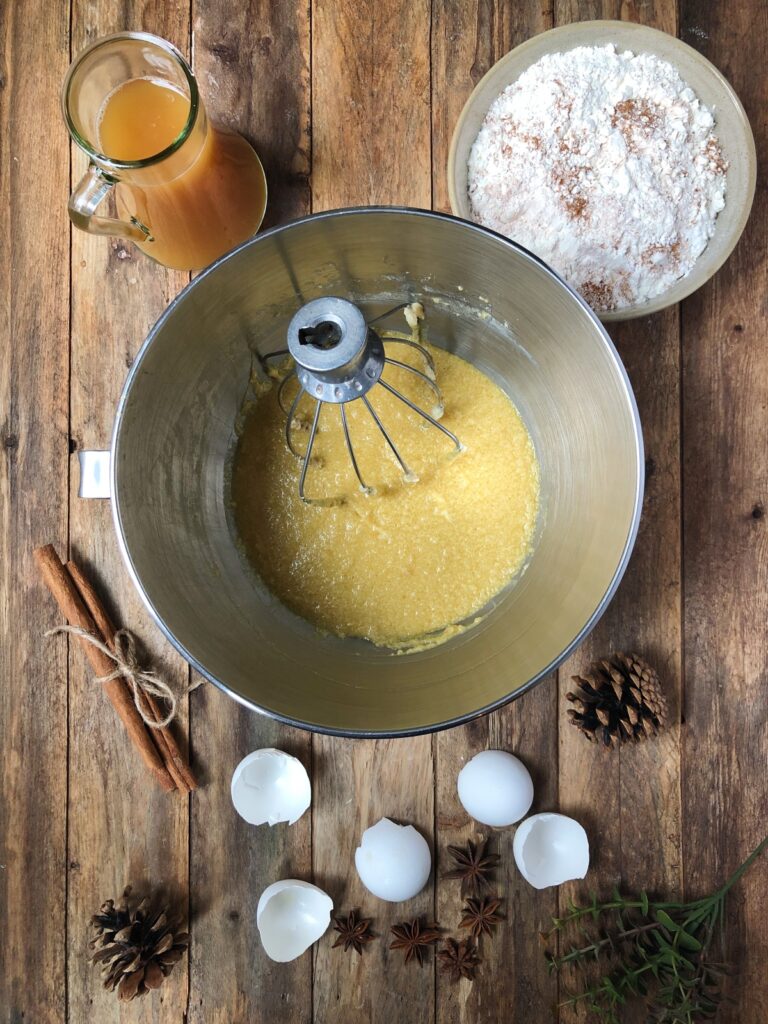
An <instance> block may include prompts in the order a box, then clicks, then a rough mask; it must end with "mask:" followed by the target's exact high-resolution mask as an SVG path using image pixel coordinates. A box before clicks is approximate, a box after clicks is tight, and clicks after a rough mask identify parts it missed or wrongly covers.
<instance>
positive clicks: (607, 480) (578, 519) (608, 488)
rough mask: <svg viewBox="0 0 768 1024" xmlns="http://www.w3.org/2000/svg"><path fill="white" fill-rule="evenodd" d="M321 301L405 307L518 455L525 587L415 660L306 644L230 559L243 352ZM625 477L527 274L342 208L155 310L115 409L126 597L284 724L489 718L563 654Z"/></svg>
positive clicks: (536, 283)
mask: <svg viewBox="0 0 768 1024" xmlns="http://www.w3.org/2000/svg"><path fill="white" fill-rule="evenodd" d="M329 294H330V295H341V296H345V297H348V298H350V299H352V300H353V301H355V302H357V303H358V304H360V305H361V306H362V307H363V308H364V310H365V311H366V312H367V313H369V314H371V315H375V314H376V313H377V312H382V311H383V310H384V309H386V308H387V307H389V306H394V305H395V304H397V303H399V302H402V301H404V300H406V299H412V298H417V299H419V300H421V301H423V302H424V304H425V306H426V308H427V312H428V323H429V332H430V340H432V341H434V342H435V343H437V344H440V345H442V346H444V347H446V348H447V349H449V350H450V351H452V352H456V353H457V354H458V355H460V356H463V357H464V358H465V359H468V360H470V361H471V362H472V363H474V364H475V365H476V366H478V367H479V368H480V369H481V370H483V371H484V372H485V373H486V374H488V375H489V376H490V377H492V378H493V379H494V380H496V381H497V382H498V383H499V384H500V385H501V386H502V387H503V388H504V390H505V391H507V393H508V394H509V395H510V397H511V398H512V399H513V400H514V402H515V403H516V405H517V406H518V408H519V409H520V411H521V413H522V415H523V417H524V419H525V421H526V423H527V424H528V427H529V429H530V432H531V435H532V437H533V440H534V443H535V445H536V449H537V452H538V456H539V460H540V463H541V514H540V523H539V527H538V534H537V540H536V547H535V550H534V552H533V554H532V556H531V558H530V561H529V564H528V566H527V568H526V570H525V572H524V573H523V574H522V575H521V577H520V578H519V579H518V581H517V582H516V583H515V584H514V585H513V586H511V587H510V588H509V589H508V591H507V592H506V593H504V594H503V595H500V596H499V598H497V599H496V600H495V601H494V602H493V605H492V607H490V608H489V609H488V610H487V614H486V615H485V617H484V618H483V619H482V621H481V622H480V623H479V624H477V625H476V626H474V627H473V628H470V629H469V630H468V631H467V632H465V633H464V634H463V635H461V636H458V637H455V638H454V639H452V640H450V641H449V642H447V643H445V644H443V645H442V646H438V647H435V648H432V649H431V650H425V651H422V652H417V653H411V654H393V653H392V652H387V651H384V650H379V649H376V648H374V647H372V646H371V645H369V644H367V643H365V642H363V641H359V640H341V639H338V638H336V637H329V636H322V635H319V634H318V633H317V632H316V631H315V630H313V629H312V627H311V626H310V625H309V624H308V623H306V622H304V621H303V620H300V619H298V618H297V617H296V616H295V615H293V614H292V613H290V612H289V611H287V610H286V609H285V608H283V607H282V606H281V605H280V604H279V603H278V602H277V601H275V600H274V598H272V597H271V596H270V595H269V593H268V592H267V591H266V590H265V589H264V588H263V586H261V584H260V583H259V581H258V580H257V579H256V578H255V576H254V574H253V572H252V570H251V569H250V567H249V566H248V565H247V564H246V562H245V560H244V559H243V557H242V555H241V553H240V551H239V549H238V546H237V544H236V537H235V535H234V532H233V529H232V523H231V515H230V509H229V507H228V500H227V466H228V462H229V459H230V457H231V453H232V448H233V444H234V441H235V436H234V425H235V421H236V419H237V415H238V411H239V409H240V407H241V403H242V401H243V395H244V391H245V387H246V383H247V380H248V376H249V372H250V369H251V361H252V350H253V349H257V350H259V351H261V352H267V351H271V350H273V349H275V348H278V347H281V345H282V342H283V339H284V338H285V331H286V327H287V325H288V323H289V321H290V319H291V317H292V315H293V313H294V312H295V310H296V309H297V307H298V306H300V305H301V304H302V303H305V302H307V301H308V300H309V299H312V298H314V297H316V296H319V295H329ZM642 467H643V459H642V437H641V432H640V424H639V421H638V415H637V409H636V406H635V402H634V398H633V395H632V391H631V388H630V385H629V382H628V380H627V377H626V373H625V371H624V368H623V366H622V364H621V362H620V360H619V357H618V355H617V353H616V351H615V349H614V347H613V345H612V343H611V341H610V339H609V337H608V335H607V334H606V332H605V330H604V329H603V327H602V326H601V324H600V322H599V321H598V319H597V318H596V317H595V316H594V315H593V314H592V313H591V311H590V310H589V308H588V307H587V306H586V305H585V304H584V303H583V302H582V301H581V300H580V299H579V298H578V297H577V296H576V295H575V294H574V293H573V292H572V291H571V290H570V289H569V288H568V287H567V286H566V285H565V284H564V283H563V282H562V281H561V280H560V279H559V278H558V277H557V276H556V275H555V274H554V273H552V271H551V270H549V269H548V268H547V267H546V266H545V265H544V264H543V263H541V262H540V261H539V260H537V259H536V258H535V257H533V256H531V255H530V254H529V253H527V252H526V251H525V250H523V249H521V248H520V247H519V246H516V245H515V244H514V243H513V242H510V241H508V240H507V239H504V238H501V237H500V236H498V235H495V234H493V233H492V232H490V231H487V230H484V229H483V228H480V227H477V226H474V225H471V224H468V223H466V222H464V221H461V220H456V219H454V218H451V217H447V216H443V215H440V214H434V213H427V212H422V211H416V210H405V209H391V208H388V209H361V210H343V211H339V212H335V213H328V214H322V215H319V216H315V217H310V218H307V219H306V220H301V221H297V222H295V223H293V224H289V225H286V226H285V227H281V228H277V229H275V230H273V231H270V232H267V233H265V234H263V235H261V236H260V237H258V238H255V239H253V240H252V241H250V242H248V243H246V244H245V245H243V246H242V247H240V248H239V249H237V250H235V251H234V252H232V253H231V254H230V255H228V256H226V257H224V258H223V259H222V260H220V261H219V262H218V263H216V264H214V265H213V266H212V267H210V269H208V270H207V271H205V272H204V273H202V274H201V275H200V276H199V277H198V278H196V280H195V281H194V282H193V283H192V284H191V285H190V286H189V287H188V288H187V289H186V290H185V291H184V292H182V293H181V295H180V296H179V297H178V298H177V299H176V300H175V302H173V303H172V304H171V306H170V307H169V308H168V310H167V311H166V312H165V313H164V314H163V316H162V317H161V318H160V320H159V321H158V322H157V324H156V325H155V327H154V328H153V330H152V332H151V333H150V335H149V337H148V338H147V340H146V342H145V343H144V346H143V347H142V349H141V351H140V353H139V355H138V357H137V359H136V361H135V363H134V365H133V367H132V369H131V372H130V375H129V377H128V380H127V382H126V385H125V389H124V392H123V395H122V398H121V400H120V404H119V408H118V413H117V419H116V422H115V429H114V436H113V441H112V497H113V509H114V517H115V523H116V526H117V532H118V536H119V539H120V544H121V547H122V550H123V553H124V555H125V559H126V561H127V563H128V566H129V569H130V572H131V574H132V576H133V579H134V580H135V583H136V585H137V587H138V588H139V591H140V593H141V595H142V597H143V599H144V601H145V602H146V604H147V605H148V607H149V609H150V611H151V612H152V614H153V615H154V617H155V619H156V620H157V622H158V624H159V625H160V627H161V628H162V630H163V631H164V633H165V634H166V635H167V636H168V638H169V640H171V642H172V643H173V644H174V645H175V646H176V647H177V648H178V650H179V651H180V652H181V654H182V655H183V656H184V657H185V658H186V659H187V660H188V661H189V662H191V663H192V664H193V665H194V666H195V667H196V668H197V669H199V671H200V672H202V673H203V674H204V675H205V676H207V678H208V679H210V680H211V681H212V682H213V683H215V684H216V685H217V686H220V687H222V688H223V689H224V690H226V691H227V692H228V693H229V694H231V696H233V697H234V698H236V699H237V700H240V701H242V702H243V703H244V704H246V705H248V706H249V707H253V708H255V709H258V710H260V711H263V712H266V713H267V714H269V715H273V716H275V717H277V718H280V719H283V720H284V721H287V722H290V723H292V724H295V725H299V726H302V727H305V728H310V729H317V730H322V731H326V732H334V733H340V734H344V735H366V736H375V735H397V734H408V733H416V732H421V731H427V730H431V729H437V728H442V727H445V726H448V725H452V724H455V723H458V722H462V721H465V720H466V719H469V718H471V717H473V716H475V715H477V714H480V713H482V712H484V711H488V710H490V709H492V708H495V707H498V706H499V705H501V704H503V703H504V702H505V701H508V700H509V699H511V698H512V697H515V696H517V695H519V694H521V693H523V692H524V691H525V690H526V689H528V688H529V687H531V686H532V685H533V684H534V683H536V682H537V681H538V680H540V679H541V678H543V677H544V676H545V675H547V673H549V672H550V671H551V670H552V669H553V668H554V667H555V666H556V665H557V664H558V663H559V662H560V661H561V660H562V659H563V658H564V657H565V656H566V655H567V654H568V652H569V651H570V650H571V649H572V648H573V647H574V646H575V645H576V644H578V643H579V641H580V640H581V639H583V637H584V636H585V635H586V633H587V632H588V631H589V630H590V629H591V628H592V626H593V625H594V624H595V622H596V621H597V619H598V618H599V616H600V615H601V613H602V612H603V610H604V609H605V606H606V604H607V603H608V601H609V600H610V598H611V596H612V594H613V592H614V590H615V589H616V586H617V584H618V582H619V579H620V578H621V575H622V573H623V572H624V569H625V566H626V564H627V560H628V558H629V555H630V552H631V549H632V545H633V543H634V539H635V535H636V531H637V525H638V518H639V515H640V504H641V497H642V481H643V468H642ZM341 554H342V553H341V552H340V555H341ZM466 557H467V561H468V562H469V561H471V558H472V550H471V538H470V539H469V540H468V544H467V552H466ZM372 571H373V570H372Z"/></svg>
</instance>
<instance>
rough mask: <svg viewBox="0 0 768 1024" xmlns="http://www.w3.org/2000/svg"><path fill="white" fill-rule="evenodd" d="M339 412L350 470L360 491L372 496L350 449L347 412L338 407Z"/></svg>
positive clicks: (341, 406) (370, 488) (350, 440)
mask: <svg viewBox="0 0 768 1024" xmlns="http://www.w3.org/2000/svg"><path fill="white" fill-rule="evenodd" d="M339 412H340V413H341V427H342V430H343V431H344V440H345V441H346V442H347V451H348V452H349V460H350V462H351V463H352V468H353V469H354V471H355V476H356V477H357V479H358V482H359V484H360V489H361V490H362V491H363V492H364V493H365V494H373V488H372V487H369V486H368V485H367V484H366V482H365V480H363V478H362V475H361V473H360V467H359V466H358V464H357V458H356V457H355V449H354V448H353V447H352V438H351V437H350V436H349V424H348V423H347V410H346V409H345V408H344V406H343V405H340V406H339Z"/></svg>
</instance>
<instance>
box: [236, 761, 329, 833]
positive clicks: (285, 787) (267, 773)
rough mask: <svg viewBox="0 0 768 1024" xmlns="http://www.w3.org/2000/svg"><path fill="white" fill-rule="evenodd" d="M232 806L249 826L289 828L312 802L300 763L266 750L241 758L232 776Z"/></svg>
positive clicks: (308, 785)
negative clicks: (287, 826) (280, 823)
mask: <svg viewBox="0 0 768 1024" xmlns="http://www.w3.org/2000/svg"><path fill="white" fill-rule="evenodd" d="M231 791H232V803H233V804H234V805H235V810H236V811H237V813H238V814H239V815H240V817H241V818H245V820H246V821H247V822H249V823H250V824H251V825H264V824H269V825H276V824H277V823H278V822H279V821H287V822H288V824H289V825H293V823H294V822H295V821H298V820H299V818H300V817H301V816H302V814H303V813H304V812H305V811H306V809H307V808H308V807H309V805H310V803H311V802H312V787H311V785H310V783H309V776H308V775H307V771H306V769H305V767H304V765H303V764H302V763H301V761H299V760H298V758H296V757H292V756H291V755H290V754H286V753H285V751H283V750H275V749H274V748H272V747H266V748H265V749H263V750H254V751H253V753H252V754H248V756H247V757H244V758H243V760H242V761H241V762H240V764H239V765H238V766H237V768H235V771H234V773H233V775H232V787H231Z"/></svg>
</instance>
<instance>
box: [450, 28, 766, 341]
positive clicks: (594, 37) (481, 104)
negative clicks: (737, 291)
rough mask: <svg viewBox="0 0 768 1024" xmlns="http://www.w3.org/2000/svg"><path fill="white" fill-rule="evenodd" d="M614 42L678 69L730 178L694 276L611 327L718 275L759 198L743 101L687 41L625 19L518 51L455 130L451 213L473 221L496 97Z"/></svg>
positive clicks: (485, 82) (498, 68)
mask: <svg viewBox="0 0 768 1024" xmlns="http://www.w3.org/2000/svg"><path fill="white" fill-rule="evenodd" d="M608 43H614V44H615V45H616V48H617V49H618V50H619V51H622V50H631V51H632V52H633V53H652V54H653V55H654V56H656V57H658V58H660V59H661V60H666V61H668V62H669V63H670V64H672V65H673V66H674V67H676V68H677V70H678V71H679V73H680V76H681V77H682V79H683V80H684V81H685V82H686V83H687V84H688V85H690V87H691V88H692V89H693V90H694V92H695V93H696V95H697V96H698V97H699V99H700V100H701V101H702V103H704V104H705V105H706V106H707V107H709V108H710V110H712V112H713V113H714V116H715V123H716V128H715V130H716V132H717V136H718V138H719V140H720V144H721V146H722V149H723V153H724V155H725V158H726V160H727V161H728V172H727V185H726V197H725V208H724V209H723V210H722V211H721V213H720V214H719V216H718V218H717V223H716V227H715V233H714V235H713V236H712V238H711V239H710V240H709V244H708V245H707V247H706V249H705V250H704V252H703V253H702V254H701V256H699V258H698V260H697V261H696V263H695V264H694V267H693V269H692V270H691V272H690V273H689V274H686V275H685V277H682V278H680V279H679V280H678V281H676V282H675V284H673V285H672V287H671V288H669V289H667V291H665V292H664V293H663V294H662V295H659V296H658V297H657V298H655V299H651V300H650V301H648V302H643V303H639V304H636V305H633V306H625V307H624V308H623V309H617V310H611V311H609V312H604V313H599V314H598V315H599V316H600V318H601V319H602V320H604V321H610V320H630V319H632V318H634V317H639V316H647V315H648V314H649V313H655V312H657V311H658V310H660V309H664V308H665V307H666V306H671V305H673V304H674V303H676V302H680V301H681V300H682V299H684V298H686V296H688V295H690V294H691V293H692V292H694V291H696V289H697V288H700V287H701V286H702V285H703V284H704V282H705V281H708V280H709V278H710V277H712V275H713V274H714V273H715V272H716V271H717V270H719V268H720V267H721V266H722V265H723V263H724V262H725V261H726V260H727V259H728V257H729V256H730V254H731V252H732V251H733V248H734V246H735V245H736V243H737V242H738V240H739V237H740V235H741V233H742V231H743V230H744V225H745V224H746V222H747V218H748V216H749V211H750V208H751V206H752V199H753V197H754V194H755V178H756V165H757V161H756V156H755V141H754V139H753V137H752V130H751V128H750V126H749V121H748V120H747V115H746V114H745V112H744V108H743V107H742V105H741V102H740V100H739V98H738V96H737V95H736V93H735V92H734V91H733V89H732V88H731V86H730V84H729V83H728V81H727V80H726V79H725V78H724V77H723V75H722V74H721V73H720V72H719V71H718V70H717V68H716V67H715V66H714V65H713V64H710V62H709V61H708V60H706V58H704V57H702V55H701V54H700V53H698V52H697V51H696V50H694V49H693V48H692V47H690V46H688V45H687V44H686V43H683V42H681V41H680V40H679V39H676V38H675V37H674V36H670V35H668V34H667V33H666V32H659V31H657V30H656V29H652V28H647V27H646V26H644V25H635V24H632V23H630V22H625V21H585V22H580V23H577V24H574V25H563V26H562V27H560V28H554V29H551V30H550V31H549V32H542V33H541V34H540V35H537V36H534V37H533V38H532V39H529V40H528V41H527V42H525V43H522V45H520V46H517V47H515V49H514V50H512V51H511V52H510V53H508V54H507V55H506V56H505V57H502V58H501V60H500V61H498V62H497V63H496V64H494V66H493V67H492V68H491V69H490V71H489V72H488V73H487V74H486V75H485V76H484V77H483V78H482V79H481V80H480V82H478V84H477V86H476V87H475V89H474V91H473V92H472V95H471V96H470V97H469V99H468V100H467V102H466V103H465V105H464V109H463V110H462V112H461V116H460V117H459V120H458V122H457V124H456V128H455V131H454V133H453V139H452V141H451V148H450V152H449V156H448V193H449V196H450V201H451V209H452V211H453V212H454V213H455V214H456V215H457V216H458V217H463V218H465V219H466V220H472V215H471V212H470V205H469V196H468V193H467V163H468V160H469V153H470V150H471V148H472V145H473V143H474V141H475V139H476V138H477V134H478V132H479V131H480V127H481V125H482V123H483V121H484V119H485V115H486V114H487V112H488V108H489V107H490V106H491V104H492V103H493V101H494V100H495V99H496V97H497V96H498V95H499V94H500V93H502V92H503V91H504V89H506V87H507V86H508V85H511V83H512V82H514V81H516V80H517V79H518V78H519V77H520V75H521V74H522V73H523V72H524V71H526V70H527V69H528V68H529V67H531V65H533V64H535V63H536V61H538V60H540V59H541V58H542V57H544V56H545V55H547V54H550V53H562V52H563V51H567V50H573V49H575V48H576V47H577V46H605V45H607V44H608Z"/></svg>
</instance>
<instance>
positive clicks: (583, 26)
mask: <svg viewBox="0 0 768 1024" xmlns="http://www.w3.org/2000/svg"><path fill="white" fill-rule="evenodd" d="M617 29H619V30H620V31H622V32H624V33H631V34H634V35H635V36H636V37H637V38H638V40H640V39H647V40H648V43H647V44H642V48H643V49H644V50H645V51H647V52H651V53H655V51H654V47H653V41H654V39H657V38H659V37H663V38H664V39H665V41H666V42H667V43H670V41H671V45H673V46H674V47H675V48H676V49H677V50H679V51H680V53H681V61H680V63H679V64H675V66H676V68H677V70H678V72H679V73H680V76H681V78H682V79H683V81H685V74H684V67H683V66H682V65H683V64H684V63H686V62H691V61H693V62H695V63H697V64H698V65H700V66H701V67H702V68H704V69H705V70H706V71H707V72H708V73H709V74H710V75H711V76H712V78H713V79H714V80H715V81H716V82H717V84H718V85H719V86H720V88H721V89H722V90H723V93H724V94H725V95H726V96H727V98H728V100H729V101H730V104H731V108H732V110H733V114H734V115H735V117H736V121H737V122H738V124H739V126H740V128H741V132H742V136H743V139H744V143H745V146H746V158H745V159H746V163H747V192H746V196H745V199H744V202H743V204H742V209H741V211H740V214H739V217H738V218H737V220H736V221H735V223H734V226H733V229H732V232H731V238H730V241H729V243H728V244H727V245H726V246H725V248H724V249H723V251H722V253H721V254H720V257H719V258H718V259H717V260H716V261H715V263H714V264H713V266H712V267H711V268H710V270H709V271H708V272H707V274H706V275H705V276H704V277H701V275H697V274H696V265H697V263H698V262H699V260H700V259H701V256H703V255H704V252H706V249H705V250H704V252H702V254H701V256H700V257H699V260H697V261H696V263H694V265H693V267H692V268H691V270H690V271H689V272H688V274H686V275H685V276H684V277H682V278H679V279H678V280H677V281H675V282H674V283H673V284H672V285H671V286H670V288H669V289H667V291H666V292H663V293H662V294H661V295H659V296H657V297H656V298H654V299H649V300H648V301H647V302H643V303H640V304H635V305H632V306H626V307H625V308H623V309H614V310H607V311H605V312H603V313H597V314H596V315H597V316H598V317H599V318H600V320H602V321H603V322H604V323H611V322H619V321H623V320H634V319H637V318H638V317H642V316H650V315H651V314H652V313H658V312H659V311H661V310H662V309H668V308H669V307H670V306H675V305H677V303H678V302H682V301H683V300H685V299H687V298H688V297H689V296H690V295H692V294H693V293H694V292H695V291H698V289H699V288H701V287H703V286H704V285H705V284H706V283H707V281H709V280H710V279H711V278H712V277H714V275H715V274H716V273H717V272H718V270H720V268H721V267H722V266H723V264H724V263H725V261H726V260H727V259H728V258H729V256H730V255H731V253H732V252H733V250H734V249H735V248H736V245H737V244H738V241H739V239H740V238H741V235H742V233H743V231H744V228H745V227H746V224H747V220H748V219H749V215H750V212H751V210H752V204H753V202H754V198H755V189H756V186H757V150H756V147H755V137H754V133H753V132H752V126H751V124H750V123H749V118H748V117H747V113H746V111H745V110H744V106H743V104H742V102H741V100H740V99H739V97H738V95H737V93H736V91H735V89H734V88H733V86H732V85H731V83H730V82H729V81H728V79H727V78H726V77H725V75H724V74H723V73H722V71H720V69H719V68H717V67H716V66H715V65H714V64H713V63H712V61H710V60H709V59H708V58H707V57H705V56H704V54H702V53H700V52H699V51H698V50H697V49H695V48H694V47H693V46H690V45H689V44H688V43H686V42H684V41H683V40H682V39H679V38H678V37H677V36H674V35H672V34H671V33H670V32H663V31H662V30H661V29H657V28H652V27H651V26H650V25H642V24H639V23H638V22H634V21H620V20H618V19H610V18H599V19H595V20H592V21H576V22H569V23H568V24H567V25H557V26H556V27H555V28H550V29H546V30H545V31H544V32H537V33H536V34H535V35H533V36H531V37H530V38H528V39H526V40H525V41H524V42H522V43H519V44H518V45H517V46H514V47H513V48H512V49H511V50H509V52H508V53H505V54H504V56H503V57H500V58H499V59H498V60H497V61H496V63H495V64H493V65H492V66H491V67H490V68H489V69H488V71H486V73H485V74H484V75H483V77H482V78H481V79H480V81H479V82H478V83H477V85H476V86H475V87H474V89H473V90H472V92H471V93H470V94H469V96H468V97H467V99H466V101H465V103H464V106H463V107H462V109H461V113H460V114H459V117H458V120H457V121H456V125H455V127H454V129H453V134H452V136H451V143H450V146H449V149H448V163H447V168H446V174H447V179H448V180H447V184H448V199H449V202H450V205H451V211H452V213H453V214H454V216H457V217H464V218H465V219H468V217H465V214H464V213H463V212H462V202H461V201H460V200H459V190H458V189H457V187H456V177H457V166H456V155H457V150H458V144H459V136H460V135H461V132H462V129H463V127H464V124H465V122H466V121H467V120H468V119H469V117H470V116H471V114H472V113H474V110H475V108H476V106H477V101H478V98H479V95H480V93H481V91H482V90H483V89H484V88H485V87H486V86H487V84H488V82H491V81H494V80H495V79H497V78H498V79H500V80H502V79H503V80H504V84H503V85H502V84H500V87H499V89H498V90H497V95H498V94H499V93H500V92H501V91H502V89H504V88H506V86H507V85H511V84H512V82H514V81H516V79H517V77H519V75H518V76H516V77H515V78H512V79H509V80H507V76H505V75H504V70H505V69H506V67H507V66H508V65H509V64H511V63H513V62H516V61H517V60H519V59H520V56H521V54H524V53H525V52H526V50H528V49H531V48H533V45H534V44H536V46H537V47H538V46H541V40H542V39H544V38H548V39H549V40H550V41H551V43H552V46H551V47H549V48H547V50H546V52H547V53H556V52H558V51H560V50H562V49H563V47H561V46H559V45H558V43H559V40H560V39H561V38H562V37H563V36H565V37H567V38H571V39H573V40H574V41H573V42H572V43H570V44H568V45H566V46H565V47H564V48H565V50H572V49H575V48H576V47H577V46H587V45H589V42H590V37H594V36H597V35H598V34H599V33H601V32H609V31H616V30H617ZM578 36H582V37H583V38H581V39H578V38H575V37H578ZM599 42H600V41H599V40H598V39H595V38H593V39H592V43H593V45H598V43H599ZM622 45H624V44H622ZM626 45H627V46H628V47H629V43H627V44H626ZM630 48H631V47H630ZM657 55H658V54H657ZM661 59H663V60H667V61H668V62H669V63H675V62H674V61H672V60H670V59H669V58H667V57H662V58H661ZM520 74H522V72H520ZM726 201H727V200H726ZM468 213H469V208H468V205H467V214H468ZM472 223H474V222H472ZM715 231H717V227H715ZM713 237H714V236H713ZM710 241H711V239H710ZM707 247H709V242H708V243H707ZM700 277H701V279H699V278H700ZM678 288H679V294H678V295H677V296H676V297H675V298H674V299H669V298H668V297H667V296H668V295H669V292H670V291H671V290H672V289H678Z"/></svg>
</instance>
